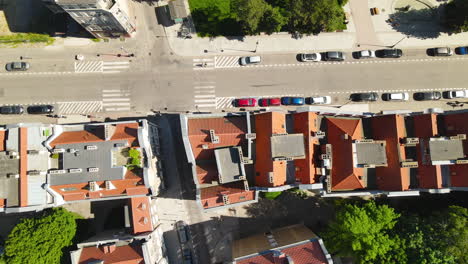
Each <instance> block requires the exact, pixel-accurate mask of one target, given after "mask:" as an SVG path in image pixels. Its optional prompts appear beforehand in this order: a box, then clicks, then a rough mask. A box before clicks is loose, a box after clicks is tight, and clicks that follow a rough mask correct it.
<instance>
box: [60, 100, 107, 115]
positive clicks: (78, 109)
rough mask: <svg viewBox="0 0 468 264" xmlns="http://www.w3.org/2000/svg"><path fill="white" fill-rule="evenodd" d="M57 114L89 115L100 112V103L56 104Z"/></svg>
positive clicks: (76, 102)
mask: <svg viewBox="0 0 468 264" xmlns="http://www.w3.org/2000/svg"><path fill="white" fill-rule="evenodd" d="M57 107H58V113H59V114H62V115H65V114H90V113H97V112H101V111H102V102H101V101H75V102H57Z"/></svg>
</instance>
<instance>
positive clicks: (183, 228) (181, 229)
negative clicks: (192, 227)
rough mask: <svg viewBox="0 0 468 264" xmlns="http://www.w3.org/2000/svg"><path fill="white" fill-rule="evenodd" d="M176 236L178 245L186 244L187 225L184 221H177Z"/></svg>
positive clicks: (187, 237) (187, 238)
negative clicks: (177, 236)
mask: <svg viewBox="0 0 468 264" xmlns="http://www.w3.org/2000/svg"><path fill="white" fill-rule="evenodd" d="M176 229H177V234H178V235H179V241H180V243H182V244H184V243H187V241H188V240H189V236H188V233H187V224H185V222H184V221H177V223H176Z"/></svg>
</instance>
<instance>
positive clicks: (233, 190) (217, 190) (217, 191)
mask: <svg viewBox="0 0 468 264" xmlns="http://www.w3.org/2000/svg"><path fill="white" fill-rule="evenodd" d="M223 194H225V195H227V196H228V197H229V202H230V204H234V203H240V202H245V201H251V200H254V199H255V191H247V190H245V187H244V184H243V182H241V181H238V182H233V183H227V184H223V185H217V186H212V187H207V188H202V189H200V198H201V203H202V205H203V207H204V208H205V209H206V208H211V207H218V206H223V205H224V202H223V197H222V195H223Z"/></svg>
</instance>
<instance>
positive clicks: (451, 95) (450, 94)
mask: <svg viewBox="0 0 468 264" xmlns="http://www.w3.org/2000/svg"><path fill="white" fill-rule="evenodd" d="M381 98H382V100H383V101H408V100H409V98H410V96H409V93H406V92H399V93H383V94H382V96H381ZM441 98H445V99H455V98H468V90H454V91H445V92H438V91H430V92H416V93H413V99H414V100H416V101H431V100H440V99H441ZM378 99H379V94H378V93H374V92H369V93H353V94H351V95H350V96H349V100H350V101H353V102H375V101H377V100H378ZM331 101H332V100H331V97H330V96H314V97H294V96H285V97H281V98H279V97H276V98H261V99H259V100H258V101H257V99H255V98H240V99H236V100H234V106H236V107H254V106H263V107H265V106H281V105H304V104H308V105H326V104H330V103H331Z"/></svg>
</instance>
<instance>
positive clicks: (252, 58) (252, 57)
mask: <svg viewBox="0 0 468 264" xmlns="http://www.w3.org/2000/svg"><path fill="white" fill-rule="evenodd" d="M249 61H250V62H256V61H260V56H250V57H249Z"/></svg>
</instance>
